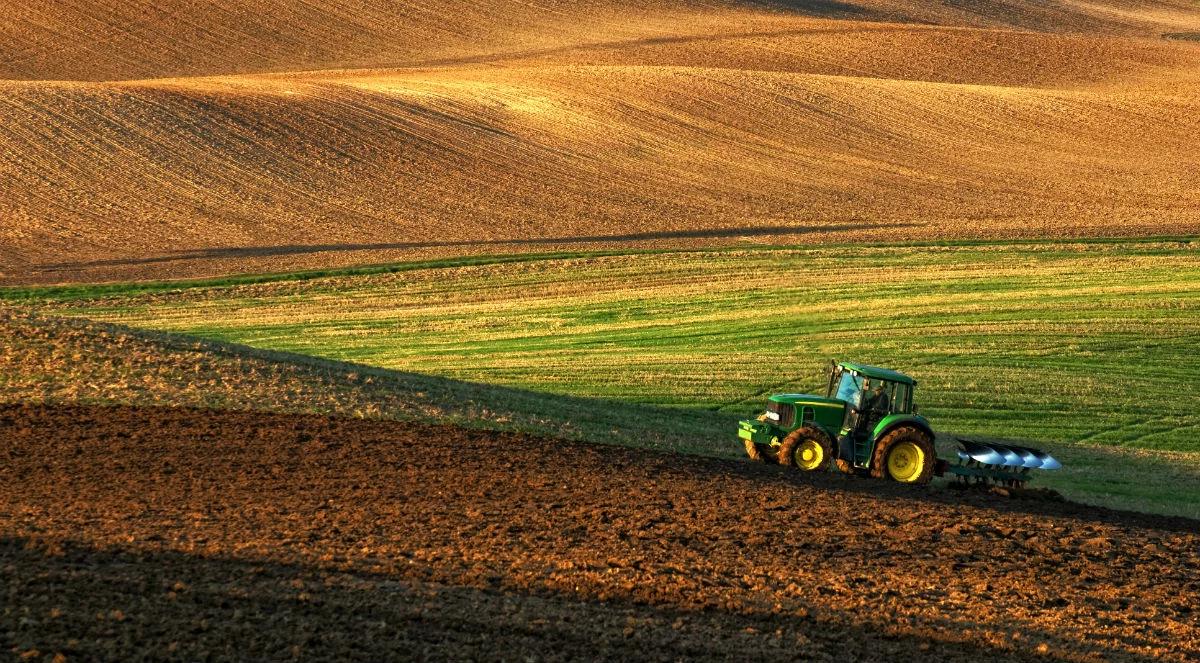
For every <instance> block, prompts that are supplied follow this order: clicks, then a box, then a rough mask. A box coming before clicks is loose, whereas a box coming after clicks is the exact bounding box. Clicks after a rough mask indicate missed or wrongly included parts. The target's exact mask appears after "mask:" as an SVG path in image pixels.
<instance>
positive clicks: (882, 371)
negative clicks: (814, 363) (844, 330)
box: [838, 361, 917, 385]
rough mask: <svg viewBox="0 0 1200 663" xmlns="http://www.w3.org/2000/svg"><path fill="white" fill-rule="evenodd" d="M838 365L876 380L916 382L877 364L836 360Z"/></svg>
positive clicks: (913, 383)
mask: <svg viewBox="0 0 1200 663" xmlns="http://www.w3.org/2000/svg"><path fill="white" fill-rule="evenodd" d="M838 365H839V366H841V367H843V368H848V369H850V370H852V371H857V372H858V373H861V374H862V375H865V376H867V377H869V378H875V379H878V380H890V381H892V382H903V383H904V384H912V385H915V384H916V383H917V381H916V380H914V379H912V378H910V377H908V376H907V375H905V374H903V373H901V372H899V371H893V370H892V369H890V368H879V367H878V366H868V365H866V364H855V363H853V362H849V361H843V362H838Z"/></svg>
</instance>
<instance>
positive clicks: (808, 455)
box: [796, 440, 825, 470]
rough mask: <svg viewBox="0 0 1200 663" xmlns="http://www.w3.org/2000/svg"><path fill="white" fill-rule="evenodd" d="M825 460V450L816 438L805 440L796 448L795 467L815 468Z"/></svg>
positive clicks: (803, 468)
mask: <svg viewBox="0 0 1200 663" xmlns="http://www.w3.org/2000/svg"><path fill="white" fill-rule="evenodd" d="M824 460H825V450H824V449H822V448H821V445H820V444H818V443H817V441H816V440H805V441H803V442H801V443H800V446H799V447H797V448H796V467H799V468H800V469H802V470H815V469H817V468H818V467H820V466H821V463H822V462H824Z"/></svg>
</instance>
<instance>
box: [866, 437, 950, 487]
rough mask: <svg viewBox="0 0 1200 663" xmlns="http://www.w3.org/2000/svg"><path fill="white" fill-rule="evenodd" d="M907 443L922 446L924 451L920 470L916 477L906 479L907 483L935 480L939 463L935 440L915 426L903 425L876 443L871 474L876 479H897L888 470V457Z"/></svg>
mask: <svg viewBox="0 0 1200 663" xmlns="http://www.w3.org/2000/svg"><path fill="white" fill-rule="evenodd" d="M905 443H911V444H914V445H916V446H917V447H918V448H920V450H921V452H922V461H923V462H922V464H921V469H920V472H919V473H918V474H917V475H916V476H915V478H913V479H911V480H909V481H906V482H905V483H913V484H925V483H929V482H930V481H932V480H933V467H934V465H935V464H936V463H937V455H936V454H935V451H934V448H933V440H932V439H930V438H929V435H928V434H927V433H925V431H923V430H921V429H919V428H914V427H912V426H901V427H900V428H897V429H895V430H893V431H891V432H889V433H888V434H887V435H884V436H883V439H881V440H879V444H877V445H875V454H874V456H872V457H871V476H873V477H875V478H876V479H891V480H893V481H896V480H897V479H896V478H895V477H893V476H892V474H891V473H890V472H889V471H888V457H889V456H890V455H891V454H892V452H893V451H895V450H896V449H897V448H898V447H901V446H904V445H905Z"/></svg>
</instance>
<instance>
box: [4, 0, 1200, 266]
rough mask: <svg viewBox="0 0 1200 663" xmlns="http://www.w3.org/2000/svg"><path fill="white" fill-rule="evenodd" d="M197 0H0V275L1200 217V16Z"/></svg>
mask: <svg viewBox="0 0 1200 663" xmlns="http://www.w3.org/2000/svg"><path fill="white" fill-rule="evenodd" d="M209 4H212V3H209ZM215 5H216V6H215V7H209V6H208V5H207V4H206V5H205V6H204V7H203V8H201V7H200V6H198V5H193V4H191V3H185V2H182V1H178V0H175V1H172V2H168V3H154V6H153V7H150V6H148V5H146V4H145V3H115V2H104V3H82V2H59V3H55V4H54V6H53V7H50V8H47V7H43V6H41V5H37V6H32V5H29V4H28V3H16V2H8V3H5V2H0V9H3V10H5V11H6V12H7V13H9V14H11V15H15V16H16V19H15V20H14V21H12V22H11V23H10V25H9V26H8V27H7V29H5V30H3V31H0V79H5V80H0V219H2V220H3V221H4V222H3V223H0V283H47V282H65V281H94V280H115V279H144V278H167V277H188V276H205V275H221V274H230V273H244V272H252V271H280V270H288V269H302V268H323V267H329V266H338V265H350V264H363V263H369V262H382V261H391V260H398V259H412V258H414V257H439V256H446V255H466V254H479V253H484V252H487V253H497V252H499V253H516V252H528V251H537V250H547V249H552V248H553V249H572V250H576V249H580V248H585V249H595V248H598V247H600V248H603V247H627V246H639V247H664V246H666V247H677V246H681V245H687V246H700V245H706V246H707V245H728V244H739V243H751V244H752V243H758V242H770V243H780V242H793V241H798V242H804V243H836V242H843V243H844V242H851V241H866V240H869V241H881V240H912V239H955V238H964V237H973V238H996V237H1003V238H1010V237H1051V238H1073V237H1080V236H1100V235H1103V236H1126V237H1132V236H1150V235H1179V234H1194V233H1196V232H1200V199H1197V196H1196V187H1195V186H1194V184H1195V182H1196V181H1200V160H1198V159H1200V157H1197V153H1196V150H1195V149H1193V148H1194V137H1195V136H1196V135H1198V134H1200V46H1198V45H1197V44H1195V43H1193V42H1191V41H1188V40H1186V39H1173V38H1164V37H1163V35H1168V34H1169V35H1181V34H1182V35H1186V34H1192V33H1193V32H1194V30H1196V29H1198V28H1200V10H1197V9H1196V7H1195V5H1194V4H1193V3H1186V2H1166V1H1160V2H1142V3H1137V4H1136V5H1133V6H1131V5H1129V3H1121V4H1120V5H1119V6H1118V5H1116V4H1113V5H1111V6H1110V5H1109V4H1107V3H1082V2H1070V3H1053V4H1052V5H1049V6H1047V5H1046V3H1039V2H1032V1H1016V0H1008V1H1005V2H990V1H989V2H966V3H964V2H945V3H941V2H938V3H918V2H906V1H901V0H870V1H864V2H858V3H840V2H802V3H798V2H758V3H751V2H711V3H694V2H682V1H680V2H671V1H668V0H661V1H658V2H652V3H635V2H624V1H622V0H612V1H610V2H605V3H591V2H566V3H545V4H543V3H526V2H516V1H513V0H494V1H491V2H472V3H461V2H448V1H446V0H438V1H436V2H430V3H421V4H419V5H418V4H416V3H411V2H404V1H392V2H385V3H375V4H369V5H367V4H362V3H359V2H351V1H340V0H337V1H335V0H322V1H321V2H314V3H304V4H303V5H301V6H294V3H286V2H279V1H274V0H272V1H267V0H263V1H260V2H254V3H251V2H233V1H232V0H223V1H222V2H219V3H215Z"/></svg>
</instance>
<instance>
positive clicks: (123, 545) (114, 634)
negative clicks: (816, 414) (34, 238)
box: [0, 406, 1200, 661]
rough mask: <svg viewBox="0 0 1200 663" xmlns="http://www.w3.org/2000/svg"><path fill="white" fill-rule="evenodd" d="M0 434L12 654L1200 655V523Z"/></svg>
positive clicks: (292, 439)
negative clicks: (1199, 603)
mask: <svg viewBox="0 0 1200 663" xmlns="http://www.w3.org/2000/svg"><path fill="white" fill-rule="evenodd" d="M0 436H2V437H3V438H4V439H5V440H6V445H5V447H4V450H3V452H0V537H2V538H0V557H2V559H3V562H2V563H0V574H3V577H4V585H5V587H6V588H7V590H6V591H7V596H6V602H5V605H4V608H3V609H0V642H2V643H3V645H4V649H5V650H6V651H11V652H12V653H13V654H18V655H32V656H37V655H44V656H46V657H49V656H52V655H54V654H57V653H62V654H64V655H65V656H67V657H68V660H71V659H73V658H109V659H130V658H135V657H139V656H153V657H155V658H176V659H184V660H193V659H196V658H211V659H217V660H222V659H244V658H247V657H269V658H290V657H293V656H298V655H307V656H322V655H325V656H329V655H333V654H335V653H336V654H343V653H345V652H353V653H354V654H356V655H358V656H361V657H364V658H372V657H375V658H377V657H380V656H386V655H396V654H401V655H406V656H408V657H413V658H417V657H420V658H434V659H442V660H461V659H462V658H466V657H479V658H483V659H498V658H509V659H511V658H518V659H522V660H524V659H525V658H526V657H529V658H533V659H537V660H556V659H564V658H571V657H583V656H586V657H589V658H591V657H597V658H604V659H614V660H615V659H626V658H629V657H631V656H632V657H637V658H645V659H657V660H675V659H677V658H680V657H684V658H691V659H701V660H708V659H712V660H716V659H729V658H735V659H745V658H747V657H749V658H761V659H769V660H785V659H786V660H792V659H794V658H796V657H798V656H800V657H811V658H816V659H821V660H833V659H835V658H836V659H842V658H845V657H851V658H858V659H862V660H896V659H916V658H921V659H936V660H979V659H980V658H986V659H988V660H1035V659H1038V660H1045V659H1046V658H1050V659H1059V660H1110V661H1143V660H1144V661H1150V660H1188V659H1189V658H1193V659H1194V658H1195V657H1196V656H1198V655H1200V624H1198V623H1197V619H1196V614H1195V606H1194V605H1193V602H1192V598H1191V597H1193V596H1194V595H1195V594H1196V593H1197V592H1200V575H1198V571H1197V568H1200V558H1198V556H1197V555H1198V552H1197V551H1200V532H1198V529H1197V528H1198V527H1200V523H1197V522H1196V521H1190V520H1183V519H1170V518H1162V517H1152V516H1143V515H1135V514H1130V513H1123V512H1114V511H1107V510H1103V509H1094V508H1088V507H1081V506H1078V505H1073V504H1070V503H1058V502H1051V501H1031V500H1014V499H1008V498H1001V497H998V496H994V495H985V494H961V493H957V492H952V491H945V490H937V489H911V488H906V487H901V486H897V485H894V484H884V483H881V482H875V481H866V480H858V479H852V478H848V477H842V476H833V475H828V476H827V475H817V476H803V477H802V476H800V475H797V474H788V473H786V472H782V471H779V470H778V469H776V468H770V467H762V466H755V465H751V464H748V463H738V462H729V461H720V460H708V459H699V458H689V457H685V456H675V455H658V454H653V453H649V452H643V451H636V450H630V449H622V448H617V447H593V446H587V445H581V444H577V443H568V442H561V441H555V440H551V439H545V438H536V437H528V436H524V435H520V434H515V433H490V432H481V431H468V430H462V429H456V428H452V427H433V426H425V425H420V424H410V423H396V422H368V421H355V420H345V419H329V418H321V417H312V416H298V415H265V414H256V413H240V414H239V413H217V412H210V411H195V410H178V409H152V408H143V409H131V408H97V407H67V406H60V407H45V406H4V407H3V408H0ZM31 652H36V654H30V653H31Z"/></svg>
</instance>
